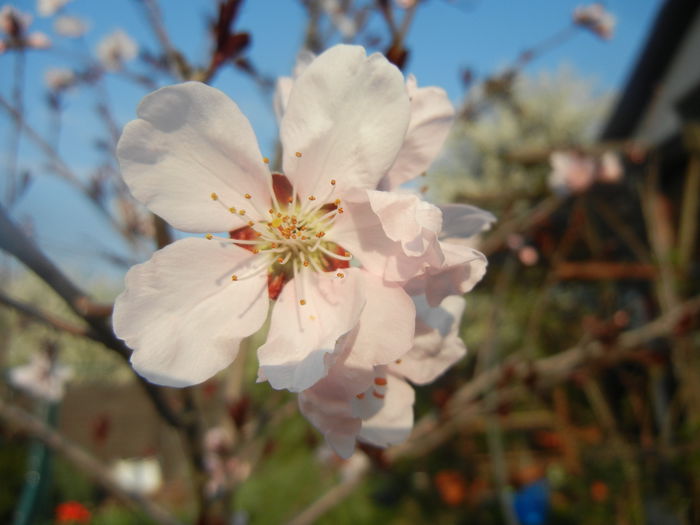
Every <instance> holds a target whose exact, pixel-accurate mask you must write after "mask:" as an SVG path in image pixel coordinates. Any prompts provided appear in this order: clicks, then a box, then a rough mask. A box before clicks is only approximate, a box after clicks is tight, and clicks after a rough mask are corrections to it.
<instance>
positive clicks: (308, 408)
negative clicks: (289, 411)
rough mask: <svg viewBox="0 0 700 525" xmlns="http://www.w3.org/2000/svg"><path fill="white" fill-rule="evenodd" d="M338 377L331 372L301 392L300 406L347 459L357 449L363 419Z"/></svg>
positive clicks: (303, 412) (328, 441)
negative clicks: (355, 413) (356, 413)
mask: <svg viewBox="0 0 700 525" xmlns="http://www.w3.org/2000/svg"><path fill="white" fill-rule="evenodd" d="M336 380H337V376H335V375H334V374H333V373H329V375H328V376H327V377H324V378H323V379H321V380H320V381H319V382H318V383H316V384H315V385H314V386H313V387H311V388H309V389H307V390H304V391H303V392H301V393H300V394H299V408H300V410H301V413H302V414H303V415H304V417H306V419H308V420H309V421H310V422H311V424H312V425H313V426H315V427H316V428H317V429H318V430H319V431H320V432H321V433H322V434H323V435H324V437H325V438H326V442H327V443H328V445H329V446H330V447H331V448H332V449H333V450H334V451H335V452H336V454H338V455H339V456H340V457H343V458H346V459H347V458H349V457H350V456H351V455H352V453H353V451H354V450H355V436H357V434H358V433H359V432H360V429H361V427H362V420H360V419H359V418H357V417H355V416H354V415H353V414H352V405H351V402H350V398H349V397H348V396H347V395H346V393H345V390H344V388H343V387H342V386H341V385H339V384H338V383H337V381H336Z"/></svg>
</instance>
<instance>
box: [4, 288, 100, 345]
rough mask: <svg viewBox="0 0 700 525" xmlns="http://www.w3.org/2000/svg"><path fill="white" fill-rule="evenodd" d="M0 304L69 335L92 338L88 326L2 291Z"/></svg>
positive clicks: (92, 335)
mask: <svg viewBox="0 0 700 525" xmlns="http://www.w3.org/2000/svg"><path fill="white" fill-rule="evenodd" d="M0 304H4V305H5V306H8V307H10V308H12V309H13V310H17V312H19V313H20V314H22V315H24V316H25V317H29V318H30V319H32V320H34V321H37V322H39V323H41V324H44V325H46V326H50V327H51V328H55V329H56V330H60V331H62V332H67V333H69V334H71V335H79V336H83V337H89V338H90V339H93V338H94V334H93V333H92V331H91V330H90V329H89V328H85V327H84V326H77V325H74V324H72V323H69V322H67V321H64V320H63V319H60V318H58V317H56V316H54V315H52V314H50V313H47V312H42V311H41V310H39V309H37V308H34V307H33V306H31V305H28V304H24V303H22V302H20V301H17V300H15V299H13V298H12V297H10V296H8V295H5V294H4V293H3V292H2V291H0Z"/></svg>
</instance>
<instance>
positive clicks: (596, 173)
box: [548, 151, 625, 196]
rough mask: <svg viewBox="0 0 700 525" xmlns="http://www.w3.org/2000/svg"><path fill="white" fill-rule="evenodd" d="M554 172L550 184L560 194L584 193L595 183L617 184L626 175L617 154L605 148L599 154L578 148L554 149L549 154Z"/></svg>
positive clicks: (550, 177)
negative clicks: (581, 150)
mask: <svg viewBox="0 0 700 525" xmlns="http://www.w3.org/2000/svg"><path fill="white" fill-rule="evenodd" d="M549 164H550V166H551V168H552V171H551V172H550V174H549V179H548V183H549V187H550V188H551V189H552V190H553V191H554V192H555V193H558V194H559V195H564V196H565V195H569V194H572V193H583V192H585V191H587V190H588V189H589V188H590V187H591V186H592V185H593V184H594V183H596V182H600V183H603V184H616V183H618V182H620V181H621V180H622V178H623V177H624V174H625V172H624V167H623V165H622V161H621V160H620V157H619V155H618V154H617V153H614V152H612V151H606V152H605V153H603V154H602V155H600V156H594V155H586V154H583V153H579V152H576V151H554V152H552V154H551V155H550V156H549Z"/></svg>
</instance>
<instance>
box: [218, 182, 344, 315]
mask: <svg viewBox="0 0 700 525" xmlns="http://www.w3.org/2000/svg"><path fill="white" fill-rule="evenodd" d="M331 186H335V181H334V180H332V181H331ZM273 189H274V194H275V201H274V202H273V203H272V207H271V208H270V209H269V210H267V215H268V218H267V219H266V220H259V221H252V220H251V221H248V225H247V226H243V227H242V228H238V229H236V230H233V231H231V232H229V237H230V238H231V240H232V241H233V243H234V244H237V245H238V246H240V247H242V248H245V249H246V250H249V251H251V252H253V253H254V254H256V255H258V256H259V257H261V258H263V260H262V261H261V264H260V265H255V266H256V268H257V269H258V270H256V271H255V272H254V273H253V274H252V275H255V274H258V273H259V272H260V271H264V270H265V269H267V271H268V295H269V296H270V298H271V299H276V298H277V297H278V296H279V294H280V293H281V291H282V288H283V287H284V285H285V284H286V283H287V282H288V281H289V280H291V279H292V278H293V277H294V276H295V275H296V274H297V273H299V272H301V271H302V270H305V269H308V270H313V271H316V272H336V277H338V278H341V279H342V278H343V277H345V274H344V273H343V272H341V271H338V270H341V269H344V268H348V267H349V266H350V260H351V259H352V255H351V254H350V253H349V252H347V251H346V250H345V249H344V248H343V247H342V246H340V245H339V244H337V243H335V242H333V241H330V240H328V238H327V234H328V233H329V232H330V230H331V229H332V227H333V224H334V222H335V221H336V219H337V218H338V216H340V215H341V214H343V213H344V210H343V208H342V207H341V206H340V205H341V201H340V199H334V200H331V201H330V202H329V198H332V194H333V191H332V190H333V188H331V191H329V193H328V195H327V196H325V197H323V198H317V197H315V196H313V195H309V196H307V197H306V199H302V198H301V197H300V196H296V197H295V198H292V189H291V185H290V183H289V180H288V179H287V178H286V177H285V176H284V175H281V174H274V175H273ZM245 197H246V198H249V196H248V195H247V194H246V195H245ZM212 198H214V197H212ZM215 200H216V199H215ZM231 213H234V212H233V211H232V212H231ZM207 237H208V238H212V236H211V235H208V236H207ZM245 277H248V275H237V274H234V275H232V276H231V279H232V280H233V281H237V280H239V279H243V278H245ZM302 304H303V303H302Z"/></svg>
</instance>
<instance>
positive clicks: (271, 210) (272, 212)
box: [267, 208, 275, 215]
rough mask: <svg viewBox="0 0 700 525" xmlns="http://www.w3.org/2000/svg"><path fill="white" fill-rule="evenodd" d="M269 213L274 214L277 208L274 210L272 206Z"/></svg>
mask: <svg viewBox="0 0 700 525" xmlns="http://www.w3.org/2000/svg"><path fill="white" fill-rule="evenodd" d="M267 213H269V214H270V215H272V214H274V213H275V210H273V209H272V208H270V209H269V210H267Z"/></svg>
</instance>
